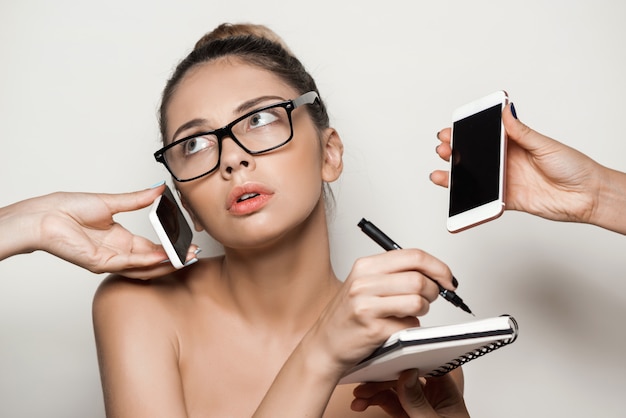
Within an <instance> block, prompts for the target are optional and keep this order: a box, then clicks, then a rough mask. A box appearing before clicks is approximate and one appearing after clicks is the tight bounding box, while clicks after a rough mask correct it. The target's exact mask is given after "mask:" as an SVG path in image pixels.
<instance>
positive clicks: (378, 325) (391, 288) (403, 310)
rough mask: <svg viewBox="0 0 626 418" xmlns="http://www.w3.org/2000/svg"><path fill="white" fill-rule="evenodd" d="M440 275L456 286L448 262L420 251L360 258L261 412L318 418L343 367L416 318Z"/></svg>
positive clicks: (433, 293)
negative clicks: (446, 263)
mask: <svg viewBox="0 0 626 418" xmlns="http://www.w3.org/2000/svg"><path fill="white" fill-rule="evenodd" d="M426 276H429V277H431V278H433V279H434V280H437V281H438V282H439V283H441V284H442V286H444V287H446V288H448V289H451V290H453V289H455V287H454V286H453V285H452V273H451V272H450V270H449V268H448V267H447V266H446V265H445V264H444V263H442V262H441V261H439V260H437V259H436V258H434V257H433V256H431V255H429V254H427V253H424V252H423V251H420V250H396V251H391V252H387V253H384V254H379V255H375V256H371V257H365V258H362V259H360V260H358V261H357V262H356V263H355V265H354V267H353V269H352V271H351V273H350V275H349V276H348V278H347V279H346V280H345V282H344V283H343V285H342V287H341V289H340V291H339V292H338V294H337V296H336V297H335V298H334V299H333V300H332V301H331V302H330V303H329V305H328V306H327V307H326V309H325V310H324V311H323V313H322V315H321V316H320V318H319V319H318V321H317V322H316V323H315V325H314V326H313V327H312V328H311V329H310V330H309V332H308V333H307V334H306V335H305V336H304V338H303V339H302V341H301V342H300V344H299V345H298V346H297V347H296V349H295V350H294V351H293V353H292V354H291V356H290V357H289V359H288V360H287V362H286V363H285V364H284V366H283V368H282V369H281V370H280V372H279V373H278V375H277V377H276V379H275V380H274V382H273V384H272V386H271V388H270V390H269V391H268V392H267V394H266V396H265V398H264V399H263V402H262V403H261V405H260V406H259V408H258V409H257V411H256V413H255V415H254V416H256V417H265V416H267V417H273V416H276V415H277V413H278V411H281V414H280V415H282V416H294V417H295V416H311V417H321V416H322V415H323V413H324V411H325V409H326V406H327V404H328V402H329V399H330V397H331V395H332V394H333V391H334V390H335V387H336V385H337V382H338V381H339V379H340V378H341V377H342V375H343V373H344V372H345V371H346V370H347V369H348V368H349V367H351V366H353V365H354V364H356V363H357V362H358V361H359V360H361V359H363V358H364V357H366V356H367V355H368V354H370V353H371V352H372V351H373V350H374V349H375V348H376V347H377V346H378V345H380V344H381V343H382V342H383V341H384V340H385V339H386V338H388V337H389V335H391V334H392V333H393V332H395V331H397V330H399V329H402V328H406V327H411V326H417V325H419V321H418V320H417V318H416V316H421V315H424V314H426V312H428V308H429V304H430V303H431V302H432V301H434V300H435V299H436V298H437V295H438V287H437V286H436V284H435V283H434V282H433V281H432V280H429V279H428V278H426Z"/></svg>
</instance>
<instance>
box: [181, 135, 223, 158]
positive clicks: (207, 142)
mask: <svg viewBox="0 0 626 418" xmlns="http://www.w3.org/2000/svg"><path fill="white" fill-rule="evenodd" d="M215 142H216V141H215V140H212V139H210V138H207V137H204V136H197V137H195V138H191V139H189V140H188V141H186V142H185V143H184V144H183V154H184V155H185V156H188V155H193V154H196V153H198V152H200V151H202V150H204V149H207V148H211V147H212V146H214V145H215Z"/></svg>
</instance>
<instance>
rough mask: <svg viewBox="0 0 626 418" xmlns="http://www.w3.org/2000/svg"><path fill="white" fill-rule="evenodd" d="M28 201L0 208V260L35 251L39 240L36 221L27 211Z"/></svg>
mask: <svg viewBox="0 0 626 418" xmlns="http://www.w3.org/2000/svg"><path fill="white" fill-rule="evenodd" d="M27 202H28V201H21V202H17V203H14V204H12V205H9V206H6V207H4V208H0V231H2V233H1V234H0V259H4V258H6V257H10V256H12V255H17V254H25V253H30V252H33V251H34V250H36V249H37V248H36V243H37V242H38V240H39V236H38V234H37V227H36V225H37V223H38V222H37V219H36V216H34V215H33V214H32V213H30V211H29V210H28V203H27Z"/></svg>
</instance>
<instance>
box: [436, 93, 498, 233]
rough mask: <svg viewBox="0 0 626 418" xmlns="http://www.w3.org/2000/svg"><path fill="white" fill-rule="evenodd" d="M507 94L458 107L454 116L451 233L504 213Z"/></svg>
mask: <svg viewBox="0 0 626 418" xmlns="http://www.w3.org/2000/svg"><path fill="white" fill-rule="evenodd" d="M507 103H508V95H507V93H506V92H505V91H503V90H501V91H497V92H494V93H492V94H490V95H488V96H485V97H483V98H481V99H478V100H475V101H473V102H471V103H467V104H465V105H463V106H460V107H458V108H457V109H455V110H454V112H453V113H452V139H451V143H450V145H451V147H452V156H451V157H450V181H449V184H448V190H449V201H448V219H447V228H448V231H450V232H460V231H463V230H465V229H468V228H471V227H473V226H476V225H479V224H481V223H484V222H487V221H490V220H492V219H495V218H497V217H498V216H500V215H502V213H503V212H504V205H505V201H504V193H505V174H506V171H505V170H506V142H507V138H506V131H505V130H504V125H503V124H502V110H503V109H504V107H505V106H506V105H507Z"/></svg>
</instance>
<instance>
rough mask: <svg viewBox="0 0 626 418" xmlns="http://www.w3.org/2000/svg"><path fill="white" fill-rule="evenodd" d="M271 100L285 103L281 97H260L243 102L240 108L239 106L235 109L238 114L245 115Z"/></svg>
mask: <svg viewBox="0 0 626 418" xmlns="http://www.w3.org/2000/svg"><path fill="white" fill-rule="evenodd" d="M269 100H278V101H281V102H282V101H284V100H285V99H284V98H283V97H280V96H260V97H255V98H254V99H250V100H247V101H245V102H243V103H242V104H240V105H239V106H237V108H236V109H235V112H236V113H244V112H246V111H248V110H251V109H253V108H254V107H256V106H258V105H259V104H261V103H263V102H267V101H269Z"/></svg>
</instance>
